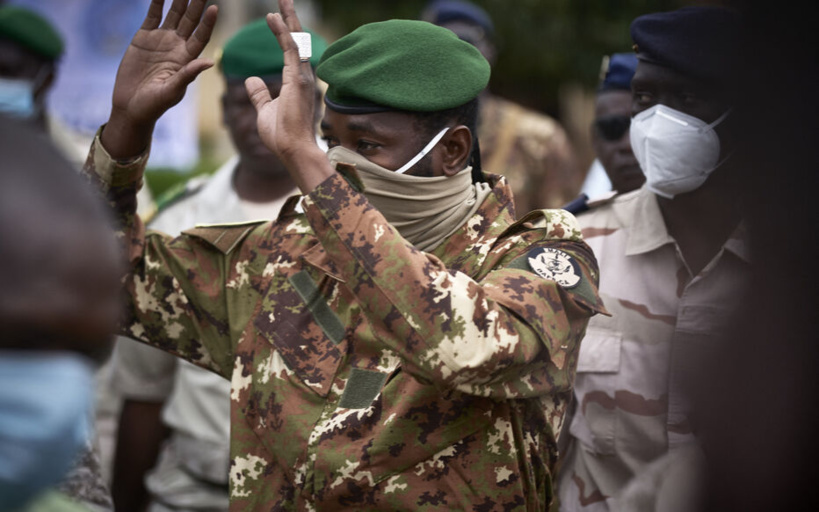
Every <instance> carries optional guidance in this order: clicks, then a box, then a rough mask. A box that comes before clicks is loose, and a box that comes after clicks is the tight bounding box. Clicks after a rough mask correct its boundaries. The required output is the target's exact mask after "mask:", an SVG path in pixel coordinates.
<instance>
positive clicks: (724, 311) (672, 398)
mask: <svg viewBox="0 0 819 512" xmlns="http://www.w3.org/2000/svg"><path fill="white" fill-rule="evenodd" d="M740 29H741V24H740V17H739V16H738V15H737V14H736V13H735V12H734V11H732V10H729V9H726V8H721V7H686V8H683V9H679V10H676V11H671V12H661V13H654V14H648V15H645V16H640V17H638V18H636V19H635V20H634V21H633V22H632V25H631V35H632V39H633V40H634V43H635V51H636V54H637V58H638V59H639V60H638V64H637V69H636V72H635V74H634V77H633V79H632V82H631V88H632V114H633V118H632V122H631V133H630V137H631V145H632V148H633V151H634V154H635V156H636V157H637V161H638V162H639V163H640V166H641V168H642V169H643V171H644V173H645V175H646V184H645V186H643V187H642V188H640V189H638V190H636V191H633V192H631V193H628V194H625V195H621V196H618V197H617V198H615V199H614V200H613V201H611V202H610V203H609V204H606V205H604V206H601V207H598V208H596V209H594V210H591V211H589V212H587V213H585V214H581V215H579V216H578V221H579V222H580V224H581V226H582V228H583V234H584V237H585V238H586V240H588V243H589V245H590V246H591V247H592V248H593V250H594V253H595V255H596V256H597V258H598V260H599V262H600V275H601V284H600V291H601V296H602V297H603V300H604V301H605V303H606V307H607V308H608V310H609V311H610V312H611V313H612V316H611V317H608V318H602V317H597V318H593V319H592V320H591V321H590V323H589V327H588V331H587V333H586V336H585V338H584V339H583V342H582V345H581V350H580V357H579V362H578V370H577V380H576V383H575V402H574V414H573V417H572V419H571V423H570V427H569V434H570V436H569V438H568V439H569V441H570V444H571V448H570V450H569V452H568V453H566V454H565V457H564V459H563V460H562V461H561V464H560V469H559V476H558V481H559V499H560V507H561V510H564V511H608V510H624V511H625V510H628V511H632V510H638V511H639V510H696V508H697V507H698V503H699V500H700V498H701V496H702V494H701V492H702V485H703V477H704V471H703V469H702V464H703V456H702V452H701V449H700V445H699V440H700V439H701V438H703V437H707V432H701V431H700V430H699V429H698V427H699V426H700V425H699V423H698V418H697V415H696V412H697V411H696V410H693V408H692V407H691V403H690V402H691V388H690V384H691V383H693V382H696V378H697V371H698V369H699V368H702V366H703V364H704V363H705V362H707V361H708V360H709V358H710V357H712V355H713V353H714V352H713V351H714V349H715V348H716V347H717V346H718V344H719V342H720V340H722V339H724V335H725V332H726V329H727V328H728V327H729V326H730V325H731V321H732V320H733V318H732V315H733V314H734V313H735V311H736V310H737V309H738V306H739V302H740V297H742V296H743V294H744V293H745V292H746V290H747V286H748V282H747V281H748V279H747V278H748V274H749V243H748V239H747V235H746V231H745V227H744V223H743V222H742V218H743V213H742V211H743V207H744V205H742V204H740V201H739V199H738V197H739V195H738V193H737V192H738V190H740V187H741V183H742V178H743V174H742V173H743V170H744V169H743V166H742V165H741V160H739V159H737V158H735V155H734V152H735V150H736V149H737V139H736V136H737V129H738V126H737V125H736V124H735V121H736V120H735V119H734V118H733V117H732V116H731V113H732V106H733V104H732V100H733V99H734V96H733V94H732V92H733V91H732V87H731V85H732V82H731V80H732V74H731V65H732V64H733V63H736V62H737V55H738V52H739V47H738V41H739V33H740Z"/></svg>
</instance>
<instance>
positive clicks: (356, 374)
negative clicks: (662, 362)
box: [85, 0, 604, 511]
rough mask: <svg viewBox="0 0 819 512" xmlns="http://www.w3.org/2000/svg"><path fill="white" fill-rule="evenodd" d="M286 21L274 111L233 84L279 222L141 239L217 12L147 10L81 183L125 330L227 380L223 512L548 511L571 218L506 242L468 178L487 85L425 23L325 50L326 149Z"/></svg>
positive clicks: (493, 206)
mask: <svg viewBox="0 0 819 512" xmlns="http://www.w3.org/2000/svg"><path fill="white" fill-rule="evenodd" d="M279 9H280V10H281V11H282V13H281V14H271V15H269V16H268V18H267V20H268V24H269V25H270V26H271V28H272V30H273V32H274V33H275V34H276V36H277V40H278V42H279V45H280V47H281V48H282V49H283V50H284V56H285V66H284V69H283V79H282V84H283V85H282V88H281V91H280V92H279V97H278V98H277V99H276V100H272V101H271V97H270V91H269V89H268V88H267V86H266V85H265V84H264V82H263V81H262V80H261V79H259V78H257V77H253V78H250V79H248V80H247V81H246V86H247V89H248V94H249V96H250V98H251V101H252V102H253V104H254V106H255V107H256V109H257V112H259V116H258V129H259V134H260V135H261V137H262V140H263V141H264V142H265V145H266V146H267V147H268V148H270V149H271V150H272V151H274V153H276V155H277V156H278V157H279V158H280V160H281V161H282V162H284V164H285V166H286V167H287V169H288V172H289V173H290V175H291V178H292V179H293V180H294V181H295V182H296V184H297V185H298V187H299V190H300V191H301V192H302V194H303V195H302V196H301V198H299V197H297V196H294V197H292V198H291V199H290V200H289V201H288V203H286V204H285V206H284V208H283V209H282V212H281V214H280V215H279V217H278V219H277V220H276V221H275V222H249V223H245V224H241V225H221V226H209V227H206V226H202V227H198V228H193V229H189V230H185V231H184V232H183V234H182V236H180V237H177V238H175V239H170V238H169V237H168V236H167V235H164V234H162V233H157V232H150V231H149V232H147V233H146V232H145V231H144V230H143V229H142V225H141V223H140V221H139V219H138V217H136V216H135V215H134V213H133V197H134V194H135V192H136V189H137V188H138V186H139V181H140V178H141V175H142V171H143V170H144V167H145V163H146V160H147V158H148V147H149V142H150V138H151V131H152V127H153V126H154V123H155V121H156V120H157V119H158V118H159V117H160V116H161V115H162V113H163V112H165V111H166V110H167V109H168V108H170V107H171V106H172V105H173V104H174V103H175V102H177V101H179V100H180V99H181V98H182V97H183V95H184V92H185V88H186V86H187V85H188V84H189V83H190V82H191V81H193V80H194V78H195V77H196V76H197V75H198V74H199V73H200V72H201V71H202V70H204V69H206V68H207V67H208V66H210V65H211V63H210V62H209V61H207V60H205V59H199V58H197V56H198V55H199V54H200V53H201V51H202V49H203V48H204V46H205V44H206V43H207V41H208V39H209V37H210V34H211V31H212V29H213V26H214V24H215V21H216V8H215V7H213V6H211V7H209V8H208V9H205V1H204V0H193V1H191V2H190V4H188V3H187V2H185V1H175V2H174V3H173V5H172V6H171V10H170V11H169V14H168V15H167V16H166V17H165V18H164V21H163V17H162V2H161V1H154V2H153V3H152V5H151V7H150V9H149V12H148V15H147V17H146V20H145V23H144V25H143V27H142V29H140V31H139V32H138V33H137V34H136V35H135V36H134V40H133V43H132V45H131V46H130V47H129V49H128V51H127V52H126V54H125V56H124V57H123V61H122V64H121V66H120V69H119V73H118V76H117V81H116V86H115V88H114V98H113V108H112V113H111V117H110V119H109V121H108V123H107V124H106V125H104V126H103V127H102V128H101V130H100V132H99V137H97V139H96V140H95V143H94V145H93V146H92V148H91V154H90V155H89V159H88V165H87V166H86V168H85V172H86V174H87V175H88V176H89V178H90V179H92V180H94V181H95V182H96V183H97V184H98V185H99V186H100V188H101V191H105V192H107V193H108V196H109V198H110V199H111V200H112V201H113V203H112V206H113V207H114V208H115V211H116V215H117V217H118V220H119V221H120V222H121V230H122V231H121V234H122V235H123V236H122V238H121V240H122V241H123V242H124V243H125V244H126V247H127V253H128V254H129V256H130V261H131V263H132V265H133V266H132V271H133V273H132V275H131V276H130V277H129V278H128V279H126V281H125V286H126V288H127V290H128V292H129V293H128V297H129V304H128V306H129V307H128V308H127V311H126V312H127V320H126V322H125V323H124V331H125V332H126V333H127V334H129V335H130V336H132V337H135V338H138V339H140V340H143V341H145V342H148V343H151V344H153V345H155V346H158V347H160V348H163V349H164V350H167V351H170V352H173V353H175V354H177V355H180V356H182V357H184V358H186V359H187V360H189V361H191V362H193V363H194V364H197V365H199V366H203V367H206V368H209V369H210V370H212V371H214V372H217V373H219V374H221V375H223V376H225V377H230V378H231V384H232V385H231V467H230V501H231V503H230V506H231V510H237V511H238V510H254V509H255V510H271V509H280V510H304V509H313V510H337V509H340V508H347V509H368V510H397V509H412V510H439V509H440V508H442V507H448V508H456V509H474V508H478V507H480V508H483V509H485V510H524V509H527V508H528V509H530V510H542V509H544V508H545V507H547V506H548V504H549V503H550V502H551V499H552V482H551V477H550V475H551V473H552V470H553V467H554V463H555V461H556V459H557V453H556V445H555V436H556V433H557V432H559V431H560V428H561V424H562V420H563V414H564V411H565V407H566V404H567V401H568V399H569V396H570V394H571V385H572V380H573V377H574V366H575V361H576V351H577V343H578V341H579V339H580V337H581V336H582V335H583V332H584V330H585V326H586V324H587V322H588V318H589V317H590V316H592V315H593V314H595V313H596V312H601V311H604V309H603V308H602V305H601V303H600V302H599V300H598V297H597V292H596V279H597V273H596V264H595V261H594V257H593V255H592V254H591V252H590V251H589V250H588V249H587V246H586V245H585V244H584V243H583V242H582V240H581V238H580V237H579V230H578V229H577V228H576V227H575V226H574V218H573V217H572V216H571V215H570V214H568V213H567V212H565V211H563V210H541V211H537V212H533V213H532V214H530V215H528V216H527V217H525V218H524V219H522V220H520V221H518V222H516V221H515V218H514V217H513V215H512V211H513V206H512V204H511V201H512V196H511V193H510V191H509V188H508V186H507V185H506V180H504V179H503V178H502V177H500V176H497V175H491V174H487V173H483V172H481V170H480V169H479V168H473V167H472V166H471V165H470V163H473V162H475V161H476V160H475V158H474V156H475V155H474V154H473V148H474V144H473V143H474V132H473V130H472V129H470V126H473V127H474V124H475V113H476V105H475V100H476V98H477V96H478V94H479V93H480V92H481V91H482V90H483V89H484V88H485V86H486V83H487V82H488V80H489V72H490V69H489V64H488V62H486V60H485V59H484V58H483V57H482V56H481V54H480V52H478V51H477V50H476V49H475V47H474V46H472V45H470V44H468V43H465V42H464V41H461V40H460V39H458V38H457V37H456V36H455V35H454V34H453V33H452V32H451V31H449V30H446V29H443V28H441V27H437V26H435V25H432V24H430V23H426V22H422V21H413V20H390V21H385V22H380V23H371V24H367V25H364V26H362V27H359V28H358V29H356V30H355V31H353V32H352V33H350V34H348V35H346V36H344V37H342V38H341V39H339V40H337V41H336V42H334V43H333V44H332V45H330V46H329V47H328V48H327V50H326V51H325V52H324V55H323V56H322V58H321V61H320V62H319V65H318V66H317V67H316V76H318V77H319V78H320V79H322V80H323V81H324V82H326V83H327V84H328V88H327V92H326V94H325V107H326V108H325V109H324V117H323V120H322V123H321V128H322V133H323V136H324V138H325V140H326V141H327V144H328V146H329V148H330V149H329V150H328V152H325V151H323V150H322V149H321V148H320V147H319V145H318V144H317V142H316V140H315V130H314V109H315V82H314V76H313V71H312V68H311V67H310V64H309V62H308V59H307V57H305V58H304V60H301V61H300V57H299V49H298V47H297V45H296V43H295V41H294V40H293V37H292V36H291V31H292V32H300V31H301V26H300V23H299V21H298V18H297V17H296V15H295V12H294V9H293V3H292V1H290V0H281V1H280V3H279ZM404 171H407V173H406V174H404ZM299 203H300V204H301V209H302V211H303V213H301V212H299V211H297V210H296V206H297V205H298V204H299Z"/></svg>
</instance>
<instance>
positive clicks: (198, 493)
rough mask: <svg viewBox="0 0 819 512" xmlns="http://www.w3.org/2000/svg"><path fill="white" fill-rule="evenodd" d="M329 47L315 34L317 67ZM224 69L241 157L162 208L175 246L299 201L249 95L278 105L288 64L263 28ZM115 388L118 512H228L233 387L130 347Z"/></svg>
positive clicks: (238, 40) (239, 44)
mask: <svg viewBox="0 0 819 512" xmlns="http://www.w3.org/2000/svg"><path fill="white" fill-rule="evenodd" d="M325 47H326V43H325V42H324V40H323V39H322V38H321V37H320V36H318V35H317V34H313V35H312V52H313V57H312V60H311V64H312V65H313V66H315V65H316V64H317V63H318V60H319V58H320V57H321V54H322V52H323V51H324V48H325ZM218 66H219V70H220V71H221V73H222V75H223V76H224V79H225V92H224V94H223V95H222V115H223V120H224V124H225V126H226V127H227V129H228V132H229V134H230V138H231V140H232V142H233V146H234V148H235V149H236V151H237V155H236V156H234V157H233V158H231V159H229V160H228V161H227V162H226V163H225V164H224V165H223V166H222V167H221V168H220V169H218V170H217V171H216V173H215V174H213V175H212V176H208V177H206V178H197V179H194V180H191V181H190V182H188V183H186V184H185V185H184V186H183V187H182V189H181V190H179V191H177V192H176V193H175V194H173V196H172V197H169V198H163V199H161V200H160V204H163V203H165V202H166V201H167V203H166V204H163V208H162V210H161V211H160V213H159V214H158V216H157V217H156V219H155V220H154V221H153V222H152V223H151V224H150V227H151V228H152V229H155V230H159V231H163V232H165V233H168V234H171V235H174V236H176V235H179V233H180V232H181V231H182V230H184V229H186V228H190V227H192V226H194V225H197V224H208V223H217V222H222V223H225V222H228V223H240V222H247V221H256V220H259V219H275V218H276V217H277V216H278V214H279V210H280V209H281V207H282V206H283V205H284V203H285V200H286V199H287V198H288V197H290V196H292V195H294V194H298V189H297V188H296V185H295V183H293V181H292V179H291V178H290V174H289V173H288V172H287V169H286V168H285V167H284V164H282V163H281V161H279V159H278V158H277V157H276V156H275V155H274V154H273V153H272V152H271V151H270V150H269V149H267V147H266V146H265V145H264V144H263V143H262V140H261V138H260V137H259V133H258V131H257V129H256V110H255V109H254V108H253V104H252V103H251V102H250V99H249V98H248V95H247V91H246V90H245V85H244V81H245V79H247V78H248V77H251V76H258V77H262V78H263V79H264V81H265V83H266V84H267V87H268V89H269V90H270V94H271V96H272V97H274V98H275V97H276V96H278V94H279V90H280V89H281V87H282V67H283V66H284V55H283V53H282V51H281V48H279V45H278V43H277V42H276V38H275V36H274V35H273V34H272V33H271V32H270V28H269V27H268V26H267V23H266V22H265V20H264V19H259V20H256V21H254V22H251V23H249V24H248V25H246V26H245V27H244V28H242V29H241V30H240V31H239V32H237V33H236V34H235V35H234V36H233V37H232V38H231V39H230V40H228V41H227V43H226V44H225V46H224V49H223V50H222V53H221V58H220V60H219V63H218ZM316 99H317V100H318V99H320V92H319V91H318V90H316ZM317 106H318V104H317ZM316 112H317V115H318V113H320V112H321V109H320V108H316ZM112 379H113V385H114V388H115V389H116V390H117V391H118V392H119V393H120V394H121V395H122V397H123V398H124V401H123V406H122V412H121V415H120V422H119V434H118V439H117V452H116V460H115V468H114V478H113V495H114V501H115V504H116V507H117V511H118V512H127V511H138V510H142V508H143V507H144V506H145V504H146V503H147V502H150V505H149V506H148V510H149V511H151V512H160V511H180V510H208V511H218V510H225V511H226V510H227V509H228V467H229V465H230V381H228V380H227V379H225V378H224V377H222V376H220V375H217V374H215V373H212V372H209V371H207V370H203V369H202V368H198V367H196V366H194V365H192V364H190V363H188V362H186V361H183V360H181V359H179V358H176V357H174V356H173V355H171V354H168V353H166V352H162V351H161V350H158V349H156V348H153V347H150V346H147V345H143V344H141V343H138V342H136V341H133V340H129V339H127V338H123V339H122V341H120V342H119V343H118V346H117V350H116V351H115V353H114V364H113V370H112ZM166 435H167V436H169V437H168V439H167V441H164V438H165V436H166ZM163 443H164V444H163ZM160 446H161V448H160Z"/></svg>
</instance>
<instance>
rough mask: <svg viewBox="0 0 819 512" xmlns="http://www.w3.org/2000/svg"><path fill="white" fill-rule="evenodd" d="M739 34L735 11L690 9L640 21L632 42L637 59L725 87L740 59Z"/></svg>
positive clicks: (647, 16) (632, 28)
mask: <svg viewBox="0 0 819 512" xmlns="http://www.w3.org/2000/svg"><path fill="white" fill-rule="evenodd" d="M740 30H741V25H740V17H739V15H738V14H737V13H736V11H734V10H731V9H728V8H725V7H716V6H689V7H683V8H682V9H677V10H676V11H670V12H659V13H653V14H646V15H644V16H640V17H638V18H637V19H635V20H634V21H633V22H632V23H631V38H632V40H633V41H634V50H635V51H636V52H637V58H638V59H640V60H645V61H648V62H653V63H655V64H658V65H661V66H665V67H668V68H671V69H673V70H675V71H678V72H680V73H682V74H684V75H686V76H690V77H693V78H695V79H700V80H706V81H710V82H715V83H719V84H723V83H725V81H726V79H728V78H729V76H730V75H729V73H730V72H731V70H732V69H731V65H732V64H734V63H736V62H737V59H738V55H739V42H740V40H741V34H740Z"/></svg>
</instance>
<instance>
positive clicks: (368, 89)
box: [316, 20, 489, 114]
mask: <svg viewBox="0 0 819 512" xmlns="http://www.w3.org/2000/svg"><path fill="white" fill-rule="evenodd" d="M316 75H317V76H318V77H319V78H321V79H322V80H324V81H325V82H327V86H328V87H327V93H326V95H325V103H326V104H327V106H328V107H330V108H331V109H333V110H335V111H338V112H341V113H350V114H355V113H368V112H380V111H385V110H409V111H415V112H435V111H438V110H446V109H449V108H454V107H457V106H460V105H463V104H464V103H466V102H468V101H470V100H472V99H473V98H475V97H477V96H478V94H480V92H481V91H482V90H483V89H484V88H485V87H486V85H487V84H488V83H489V63H488V62H487V61H486V59H485V58H484V57H483V55H481V52H479V51H478V50H477V49H476V48H475V47H474V46H472V45H471V44H469V43H467V42H465V41H461V40H460V39H458V36H456V35H455V34H454V33H453V32H452V31H451V30H449V29H446V28H442V27H439V26H437V25H433V24H432V23H428V22H425V21H414V20H389V21H381V22H377V23H369V24H367V25H362V26H361V27H359V28H357V29H356V30H354V31H353V32H351V33H349V34H347V35H346V36H344V37H342V38H341V39H339V40H338V41H336V42H335V43H333V44H331V45H330V47H329V48H327V51H325V52H324V55H323V56H322V58H321V62H319V65H318V67H317V68H316Z"/></svg>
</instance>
